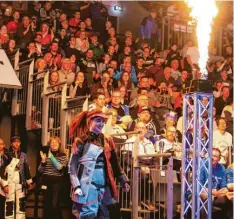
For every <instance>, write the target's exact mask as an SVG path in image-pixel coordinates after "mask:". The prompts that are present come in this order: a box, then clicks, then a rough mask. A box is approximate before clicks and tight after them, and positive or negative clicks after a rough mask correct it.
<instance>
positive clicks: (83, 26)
mask: <svg viewBox="0 0 234 219" xmlns="http://www.w3.org/2000/svg"><path fill="white" fill-rule="evenodd" d="M83 31H85V32H86V24H85V22H84V21H81V22H80V25H79V30H78V31H77V32H76V37H79V36H80V33H81V32H83Z"/></svg>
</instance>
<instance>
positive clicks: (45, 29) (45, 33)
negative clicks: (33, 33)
mask: <svg viewBox="0 0 234 219" xmlns="http://www.w3.org/2000/svg"><path fill="white" fill-rule="evenodd" d="M40 33H41V35H42V41H41V44H42V45H49V44H51V42H52V41H53V39H54V32H53V30H52V29H50V27H49V24H48V23H42V25H41V32H40Z"/></svg>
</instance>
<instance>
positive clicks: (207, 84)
mask: <svg viewBox="0 0 234 219" xmlns="http://www.w3.org/2000/svg"><path fill="white" fill-rule="evenodd" d="M186 90H187V92H188V93H191V92H205V93H212V92H213V81H212V80H201V79H196V80H192V81H188V82H187V83H186Z"/></svg>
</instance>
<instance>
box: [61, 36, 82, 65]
mask: <svg viewBox="0 0 234 219" xmlns="http://www.w3.org/2000/svg"><path fill="white" fill-rule="evenodd" d="M64 52H65V55H66V57H67V58H70V57H71V56H72V55H75V57H76V64H78V62H79V59H80V51H78V50H77V49H76V38H75V37H74V36H71V37H70V39H69V46H66V47H65V48H64Z"/></svg>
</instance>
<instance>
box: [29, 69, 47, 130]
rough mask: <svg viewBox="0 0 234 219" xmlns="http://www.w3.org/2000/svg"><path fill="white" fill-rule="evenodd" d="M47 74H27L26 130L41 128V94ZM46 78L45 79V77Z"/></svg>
mask: <svg viewBox="0 0 234 219" xmlns="http://www.w3.org/2000/svg"><path fill="white" fill-rule="evenodd" d="M48 74H49V72H45V71H42V72H35V73H33V72H29V81H28V98H27V113H26V129H27V130H34V129H40V128H41V127H42V109H43V101H42V94H43V92H44V85H45V84H46V83H45V80H47V79H48ZM45 76H46V77H45Z"/></svg>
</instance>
